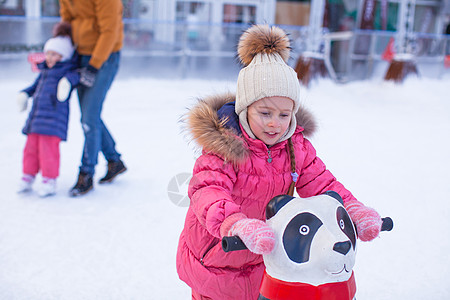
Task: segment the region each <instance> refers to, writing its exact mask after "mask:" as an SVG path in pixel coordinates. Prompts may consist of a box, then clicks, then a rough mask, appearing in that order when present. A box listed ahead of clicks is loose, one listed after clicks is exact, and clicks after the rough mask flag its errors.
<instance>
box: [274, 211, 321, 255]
mask: <svg viewBox="0 0 450 300" xmlns="http://www.w3.org/2000/svg"><path fill="white" fill-rule="evenodd" d="M322 225H323V223H322V221H321V220H320V219H319V218H318V217H316V216H315V215H313V214H311V213H307V212H304V213H300V214H298V215H296V216H295V217H293V218H292V219H291V221H290V222H289V223H288V224H287V226H286V228H285V230H284V233H283V247H284V251H285V252H286V254H287V256H288V257H289V258H290V260H292V261H294V262H296V263H299V264H300V263H304V262H307V261H308V260H309V253H310V249H311V243H312V241H313V239H314V236H315V235H316V233H317V231H318V230H319V228H320V227H321V226H322Z"/></svg>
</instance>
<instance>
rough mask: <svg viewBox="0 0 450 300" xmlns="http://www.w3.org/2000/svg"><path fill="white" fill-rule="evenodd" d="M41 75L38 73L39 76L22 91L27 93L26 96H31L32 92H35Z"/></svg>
mask: <svg viewBox="0 0 450 300" xmlns="http://www.w3.org/2000/svg"><path fill="white" fill-rule="evenodd" d="M41 76H42V74H39V76H38V77H37V78H36V80H35V81H34V83H33V84H32V85H30V86H29V87H27V88H26V89H24V90H22V91H23V92H25V93H27V94H28V96H30V97H33V95H34V93H35V92H36V88H37V85H38V83H39V80H40V79H41Z"/></svg>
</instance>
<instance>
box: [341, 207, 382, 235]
mask: <svg viewBox="0 0 450 300" xmlns="http://www.w3.org/2000/svg"><path fill="white" fill-rule="evenodd" d="M344 206H345V209H346V210H347V212H348V214H349V215H350V218H351V219H352V221H353V223H354V224H355V226H356V230H357V231H358V237H359V239H360V240H361V241H363V242H367V241H371V240H373V239H374V238H376V237H377V236H378V235H379V234H380V230H381V225H382V223H383V221H382V220H381V217H380V215H379V214H378V213H377V212H376V210H374V209H373V208H370V207H367V206H365V205H364V204H362V203H361V202H359V201H357V200H350V201H347V202H345V205H344Z"/></svg>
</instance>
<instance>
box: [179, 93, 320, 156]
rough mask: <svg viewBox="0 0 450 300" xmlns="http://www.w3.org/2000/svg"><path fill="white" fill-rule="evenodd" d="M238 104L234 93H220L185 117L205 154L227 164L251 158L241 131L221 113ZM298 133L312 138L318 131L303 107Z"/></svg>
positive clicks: (299, 117)
mask: <svg viewBox="0 0 450 300" xmlns="http://www.w3.org/2000/svg"><path fill="white" fill-rule="evenodd" d="M233 101H235V95H234V94H232V93H225V94H218V95H213V96H209V97H205V98H203V99H199V100H198V103H197V104H196V105H195V106H194V107H193V108H191V109H190V110H189V112H188V113H186V115H185V116H184V118H183V121H184V122H185V124H186V129H187V131H188V132H189V134H190V136H191V137H192V139H193V140H194V141H195V142H196V143H197V144H198V145H199V146H200V147H201V148H202V149H203V150H204V151H206V152H213V153H216V154H218V155H219V156H221V157H223V158H224V159H225V160H226V161H231V162H233V163H239V162H242V161H243V160H245V159H246V158H247V157H248V151H249V150H248V146H247V144H246V142H245V138H244V136H243V134H242V132H236V130H234V129H233V128H231V127H230V126H229V125H228V124H227V123H228V121H229V118H220V117H219V115H218V111H219V109H220V108H222V107H223V106H224V105H225V104H227V103H230V102H233ZM296 120H297V126H299V127H300V128H298V130H297V131H296V132H299V131H300V132H302V133H303V135H304V136H306V137H310V136H312V134H313V133H314V132H315V130H316V128H317V124H316V121H315V119H314V117H313V115H312V113H311V112H309V111H308V110H307V109H306V108H304V107H300V109H299V110H298V112H297V114H296Z"/></svg>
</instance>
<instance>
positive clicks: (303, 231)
mask: <svg viewBox="0 0 450 300" xmlns="http://www.w3.org/2000/svg"><path fill="white" fill-rule="evenodd" d="M266 219H267V221H266V222H267V224H268V225H269V226H271V227H272V229H273V230H274V232H275V238H276V245H275V248H274V250H273V251H272V252H271V253H270V254H267V255H264V256H263V258H264V264H265V266H266V271H265V272H264V276H263V279H262V282H261V287H260V296H259V298H258V300H285V299H298V300H319V299H321V300H351V299H354V296H355V293H356V283H355V278H354V273H353V266H354V264H355V257H356V239H357V238H356V234H357V231H356V230H357V229H356V228H355V226H354V224H353V222H352V221H351V219H350V216H349V215H348V213H347V211H346V210H345V208H344V206H343V203H342V199H341V197H340V196H339V195H338V194H337V193H336V192H332V191H330V192H327V193H325V194H323V195H319V196H314V197H310V198H296V197H292V196H288V195H280V196H276V197H274V198H273V199H272V200H271V201H270V202H269V204H268V205H267V208H266ZM392 227H393V222H392V220H391V219H390V218H384V219H383V226H382V228H381V230H382V231H389V230H392ZM222 247H223V249H224V251H225V252H229V251H236V250H243V249H246V247H245V245H244V244H243V243H242V241H241V240H240V239H239V237H236V236H233V237H224V238H223V240H222Z"/></svg>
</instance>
